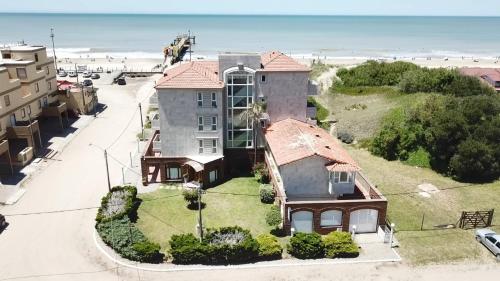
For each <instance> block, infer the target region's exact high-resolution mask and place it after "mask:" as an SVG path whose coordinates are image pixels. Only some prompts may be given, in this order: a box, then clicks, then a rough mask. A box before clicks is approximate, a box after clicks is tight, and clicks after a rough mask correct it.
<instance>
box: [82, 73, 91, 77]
mask: <svg viewBox="0 0 500 281" xmlns="http://www.w3.org/2000/svg"><path fill="white" fill-rule="evenodd" d="M82 76H83V78H90V77H91V76H92V71H84V72H83V75H82Z"/></svg>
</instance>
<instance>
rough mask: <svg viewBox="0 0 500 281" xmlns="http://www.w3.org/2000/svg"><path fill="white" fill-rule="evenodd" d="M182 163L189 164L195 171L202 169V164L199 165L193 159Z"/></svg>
mask: <svg viewBox="0 0 500 281" xmlns="http://www.w3.org/2000/svg"><path fill="white" fill-rule="evenodd" d="M184 165H189V166H191V167H192V168H193V169H194V170H195V172H201V171H203V165H201V164H200V163H198V162H196V161H193V160H189V161H187V162H186V163H184Z"/></svg>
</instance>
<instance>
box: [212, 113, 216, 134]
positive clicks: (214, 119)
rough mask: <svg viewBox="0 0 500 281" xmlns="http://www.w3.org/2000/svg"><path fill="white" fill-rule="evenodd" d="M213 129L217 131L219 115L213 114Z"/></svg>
mask: <svg viewBox="0 0 500 281" xmlns="http://www.w3.org/2000/svg"><path fill="white" fill-rule="evenodd" d="M212 131H217V116H212Z"/></svg>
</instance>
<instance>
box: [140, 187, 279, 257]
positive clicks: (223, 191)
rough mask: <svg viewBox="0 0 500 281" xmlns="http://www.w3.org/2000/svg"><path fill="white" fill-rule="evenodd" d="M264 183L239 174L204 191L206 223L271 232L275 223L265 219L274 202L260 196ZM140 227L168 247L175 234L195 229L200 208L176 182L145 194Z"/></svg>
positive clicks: (209, 225) (141, 206)
mask: <svg viewBox="0 0 500 281" xmlns="http://www.w3.org/2000/svg"><path fill="white" fill-rule="evenodd" d="M259 186H260V184H259V183H257V181H256V180H255V179H254V178H235V179H232V180H230V181H228V182H226V183H224V184H222V185H219V186H217V187H215V188H211V189H208V190H207V191H206V194H204V195H203V202H204V203H206V207H205V208H204V209H203V212H202V214H203V223H204V227H221V226H233V225H238V226H241V227H243V228H246V229H249V230H250V231H251V232H252V234H253V235H255V236H256V235H258V234H261V233H269V231H270V230H271V227H269V226H268V225H267V224H266V222H265V214H266V212H267V211H268V210H269V209H270V208H271V205H268V204H263V203H261V202H260V198H259ZM139 197H140V198H141V199H142V200H143V202H142V203H141V205H140V207H139V210H138V215H139V219H138V221H137V223H136V225H137V227H139V229H140V230H141V231H142V232H143V233H144V234H145V235H146V236H147V237H148V238H149V239H151V240H152V241H155V242H157V243H159V244H160V245H161V247H162V249H167V247H168V240H169V239H170V236H171V235H173V234H180V233H187V232H192V233H195V227H196V224H197V220H198V211H197V210H190V209H188V208H187V203H186V202H185V201H184V198H183V196H182V191H181V190H179V189H177V188H176V187H175V186H164V187H163V188H162V189H160V190H158V191H155V192H152V193H147V194H141V195H140V196H139Z"/></svg>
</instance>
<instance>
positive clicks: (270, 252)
mask: <svg viewBox="0 0 500 281" xmlns="http://www.w3.org/2000/svg"><path fill="white" fill-rule="evenodd" d="M256 240H257V243H258V244H259V257H260V258H261V259H264V260H275V259H280V258H281V254H282V253H283V247H281V245H280V243H279V242H278V239H277V238H276V236H274V235H271V234H261V235H259V236H257V238H256Z"/></svg>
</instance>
